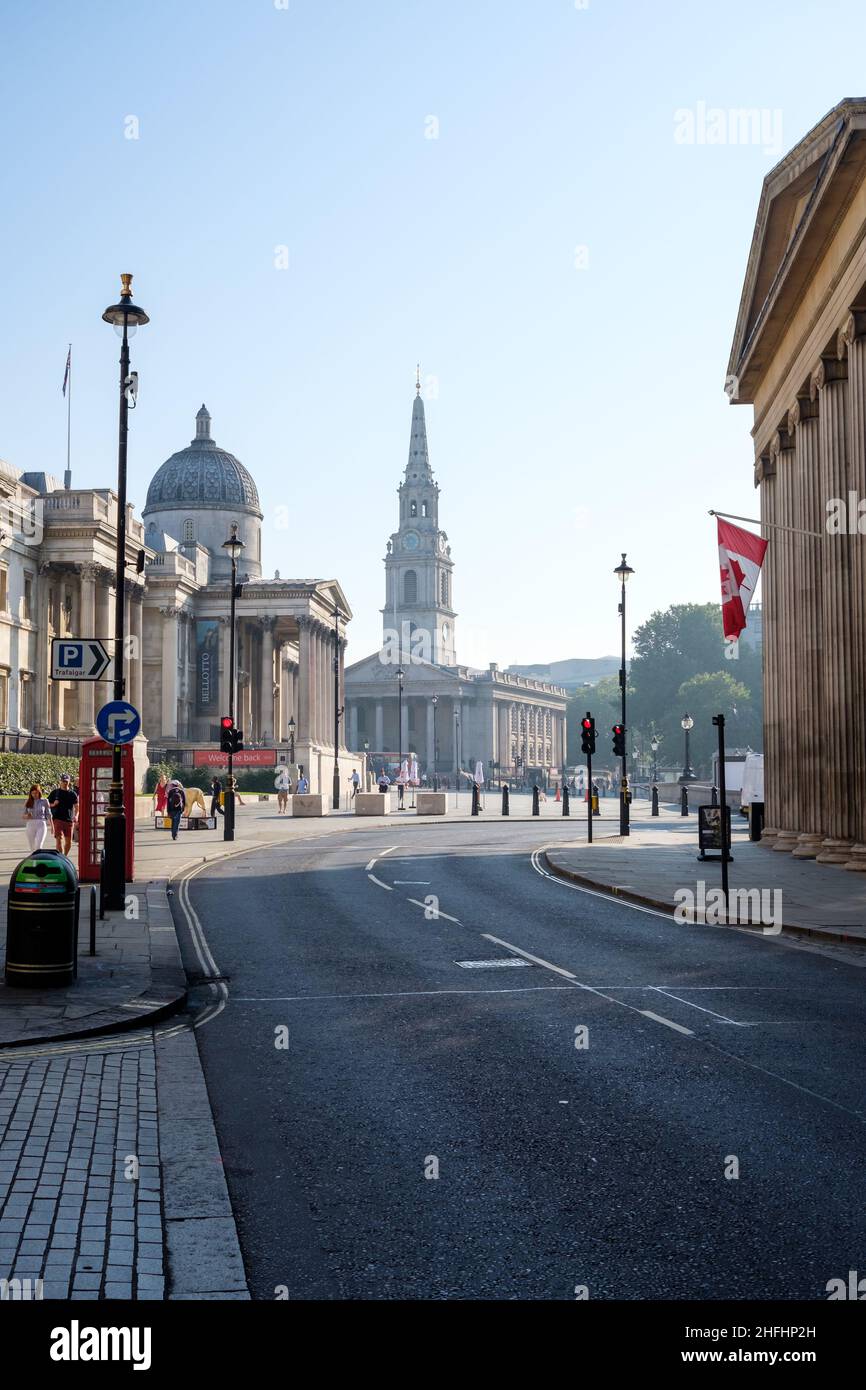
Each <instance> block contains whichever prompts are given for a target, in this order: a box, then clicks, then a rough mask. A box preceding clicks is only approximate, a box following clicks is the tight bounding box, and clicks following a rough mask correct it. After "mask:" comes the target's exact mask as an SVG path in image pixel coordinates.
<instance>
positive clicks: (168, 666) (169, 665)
mask: <svg viewBox="0 0 866 1390" xmlns="http://www.w3.org/2000/svg"><path fill="white" fill-rule="evenodd" d="M159 611H160V613H161V614H162V737H163V738H177V618H178V613H179V611H180V610H179V609H177V608H174V607H167V608H160V610H159Z"/></svg>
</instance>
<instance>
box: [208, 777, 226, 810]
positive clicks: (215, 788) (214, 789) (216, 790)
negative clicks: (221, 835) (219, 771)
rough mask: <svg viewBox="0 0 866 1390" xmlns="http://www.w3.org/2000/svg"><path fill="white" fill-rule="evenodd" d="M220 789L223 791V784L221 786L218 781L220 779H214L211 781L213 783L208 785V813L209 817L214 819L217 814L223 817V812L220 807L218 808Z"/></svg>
mask: <svg viewBox="0 0 866 1390" xmlns="http://www.w3.org/2000/svg"><path fill="white" fill-rule="evenodd" d="M222 789H223V784H222V782H221V781H220V779H219V778H218V777H215V778H214V779H213V781H212V782H211V784H210V791H211V802H210V813H211V815H212V816H214V817H216V816H217V814H219V815H221V816H222V815H225V812H224V811H223V808H222V806H220V793H221V792H222Z"/></svg>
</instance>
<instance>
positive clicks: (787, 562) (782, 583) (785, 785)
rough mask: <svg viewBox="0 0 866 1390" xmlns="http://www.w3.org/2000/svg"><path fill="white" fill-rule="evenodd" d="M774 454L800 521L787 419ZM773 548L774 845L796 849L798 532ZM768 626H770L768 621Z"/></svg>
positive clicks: (779, 487) (780, 519)
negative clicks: (777, 645)
mask: <svg viewBox="0 0 866 1390" xmlns="http://www.w3.org/2000/svg"><path fill="white" fill-rule="evenodd" d="M770 457H771V459H772V460H773V463H774V464H775V469H776V477H775V483H774V490H775V519H776V522H777V523H778V525H779V526H785V527H793V525H794V489H795V476H794V472H795V456H794V440H793V437H792V436H791V435H790V434H789V433H788V429H787V421H786V425H785V428H784V429H779V430H778V431H777V432H776V434H775V436H774V438H773V441H772V443H771V445H770ZM769 549H775V551H776V572H775V577H776V582H777V583H778V585H779V588H778V589H777V603H776V626H777V627H780V628H781V635H782V648H783V650H782V651H781V652H780V653H779V665H778V667H777V680H778V704H777V712H778V724H777V735H776V747H777V750H778V758H779V768H780V772H781V776H780V778H779V782H778V795H779V801H778V806H779V813H778V818H777V820H776V826H777V830H778V833H777V835H776V838H775V842H774V844H773V849H774V850H776V851H778V852H782V853H786V852H787V853H790V851H791V850H793V849H794V848H795V847H796V845H797V842H798V839H799V834H800V830H801V828H802V827H801V825H800V821H799V818H798V800H799V792H800V778H801V776H802V771H801V767H800V762H799V757H798V748H797V744H798V741H799V739H800V738H801V736H802V734H801V728H800V725H799V721H798V709H797V697H796V693H795V687H796V685H797V683H798V681H799V678H800V671H799V665H800V660H799V652H798V647H799V645H800V641H799V632H798V623H797V613H796V611H795V610H794V606H793V602H792V600H793V596H794V563H793V552H794V536H793V535H792V534H791V532H790V531H787V530H786V531H773V532H772V534H771V536H770V545H769V547H768V550H769ZM765 631H766V626H765Z"/></svg>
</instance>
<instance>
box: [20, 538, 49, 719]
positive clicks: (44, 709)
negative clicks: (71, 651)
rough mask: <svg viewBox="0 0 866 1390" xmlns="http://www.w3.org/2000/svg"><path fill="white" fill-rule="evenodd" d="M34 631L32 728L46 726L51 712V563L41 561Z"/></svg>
mask: <svg viewBox="0 0 866 1390" xmlns="http://www.w3.org/2000/svg"><path fill="white" fill-rule="evenodd" d="M36 614H37V618H36V632H35V635H34V640H35V645H36V675H35V685H36V691H35V699H34V700H32V701H31V707H32V714H31V716H30V718H31V721H32V725H31V727H32V728H34V729H38V728H43V729H44V728H47V727H48V721H49V716H50V712H51V702H50V700H49V697H48V691H49V681H50V678H51V666H50V662H51V633H50V632H49V622H50V614H51V563H50V561H47V560H46V561H43V563H42V564H41V565H40V566H39V592H38V605H37V609H36ZM18 722H19V724H20V723H21V722H22V721H21V711H19V715H18Z"/></svg>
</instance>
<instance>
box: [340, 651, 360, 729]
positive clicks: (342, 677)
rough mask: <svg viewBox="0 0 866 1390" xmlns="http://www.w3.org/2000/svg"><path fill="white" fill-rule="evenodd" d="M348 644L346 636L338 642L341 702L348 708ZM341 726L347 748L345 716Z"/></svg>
mask: <svg viewBox="0 0 866 1390" xmlns="http://www.w3.org/2000/svg"><path fill="white" fill-rule="evenodd" d="M346 645H347V643H346V638H345V637H341V638H340V640H339V643H338V646H339V653H338V654H339V661H340V684H339V690H340V704H341V705H342V707H343V709H345V708H346ZM340 727H341V729H342V730H343V747H344V748H345V746H346V732H345V730H346V721H345V718H344V719H343V722H342V724H341V726H340ZM356 734H357V731H356ZM357 746H358V741H357V737H356V739H355V749H356V751H357Z"/></svg>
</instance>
